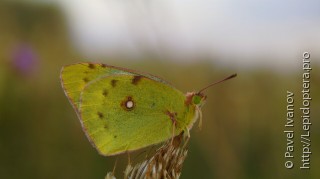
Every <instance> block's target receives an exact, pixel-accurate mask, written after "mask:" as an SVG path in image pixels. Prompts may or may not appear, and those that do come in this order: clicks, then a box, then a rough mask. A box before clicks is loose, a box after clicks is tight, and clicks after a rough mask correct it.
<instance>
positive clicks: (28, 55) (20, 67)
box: [12, 44, 37, 75]
mask: <svg viewBox="0 0 320 179" xmlns="http://www.w3.org/2000/svg"><path fill="white" fill-rule="evenodd" d="M12 60H13V61H12V65H13V68H14V69H15V70H17V71H18V72H19V73H22V74H23V75H28V74H31V73H32V72H34V71H35V69H36V66H37V57H36V53H35V51H34V50H33V48H32V47H31V46H29V45H27V44H20V45H19V46H18V47H17V48H16V49H14V51H13V56H12Z"/></svg>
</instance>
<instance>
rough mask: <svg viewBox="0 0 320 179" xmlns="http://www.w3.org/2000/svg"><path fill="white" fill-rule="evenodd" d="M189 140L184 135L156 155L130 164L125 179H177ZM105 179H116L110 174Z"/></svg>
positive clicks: (169, 143)
mask: <svg viewBox="0 0 320 179" xmlns="http://www.w3.org/2000/svg"><path fill="white" fill-rule="evenodd" d="M187 143H188V140H185V139H184V135H183V134H180V135H178V136H176V137H175V138H174V139H173V141H171V140H169V141H167V142H166V143H165V144H164V145H163V146H161V147H160V148H159V149H158V150H157V151H156V153H155V154H154V155H153V156H151V157H149V158H146V159H145V160H144V161H142V162H141V163H137V164H136V165H135V166H132V165H131V164H128V166H127V168H126V170H125V171H124V178H125V179H177V178H179V177H180V175H181V170H182V165H183V162H184V160H185V158H186V156H187V153H188V149H187ZM105 179H116V178H115V176H114V175H113V172H109V173H108V174H107V176H106V177H105Z"/></svg>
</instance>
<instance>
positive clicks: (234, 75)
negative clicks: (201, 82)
mask: <svg viewBox="0 0 320 179" xmlns="http://www.w3.org/2000/svg"><path fill="white" fill-rule="evenodd" d="M236 76H237V74H236V73H235V74H232V75H230V76H228V77H227V78H224V79H222V80H220V81H217V82H215V83H212V84H210V85H208V86H206V87H205V88H203V89H201V90H200V91H199V92H198V93H201V92H203V91H204V90H206V89H208V88H210V87H211V86H213V85H216V84H218V83H221V82H224V81H226V80H229V79H231V78H234V77H236Z"/></svg>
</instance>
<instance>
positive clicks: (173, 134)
mask: <svg viewBox="0 0 320 179" xmlns="http://www.w3.org/2000/svg"><path fill="white" fill-rule="evenodd" d="M166 114H167V115H168V116H169V117H170V119H171V121H172V138H171V144H172V143H173V139H174V136H175V129H176V124H177V120H176V116H177V113H176V112H170V111H167V112H166Z"/></svg>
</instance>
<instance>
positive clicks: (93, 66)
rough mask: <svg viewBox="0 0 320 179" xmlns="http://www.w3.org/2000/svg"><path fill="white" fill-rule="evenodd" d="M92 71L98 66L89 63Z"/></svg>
mask: <svg viewBox="0 0 320 179" xmlns="http://www.w3.org/2000/svg"><path fill="white" fill-rule="evenodd" d="M88 67H89V68H90V69H95V68H96V66H95V65H94V64H93V63H89V66H88Z"/></svg>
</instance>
